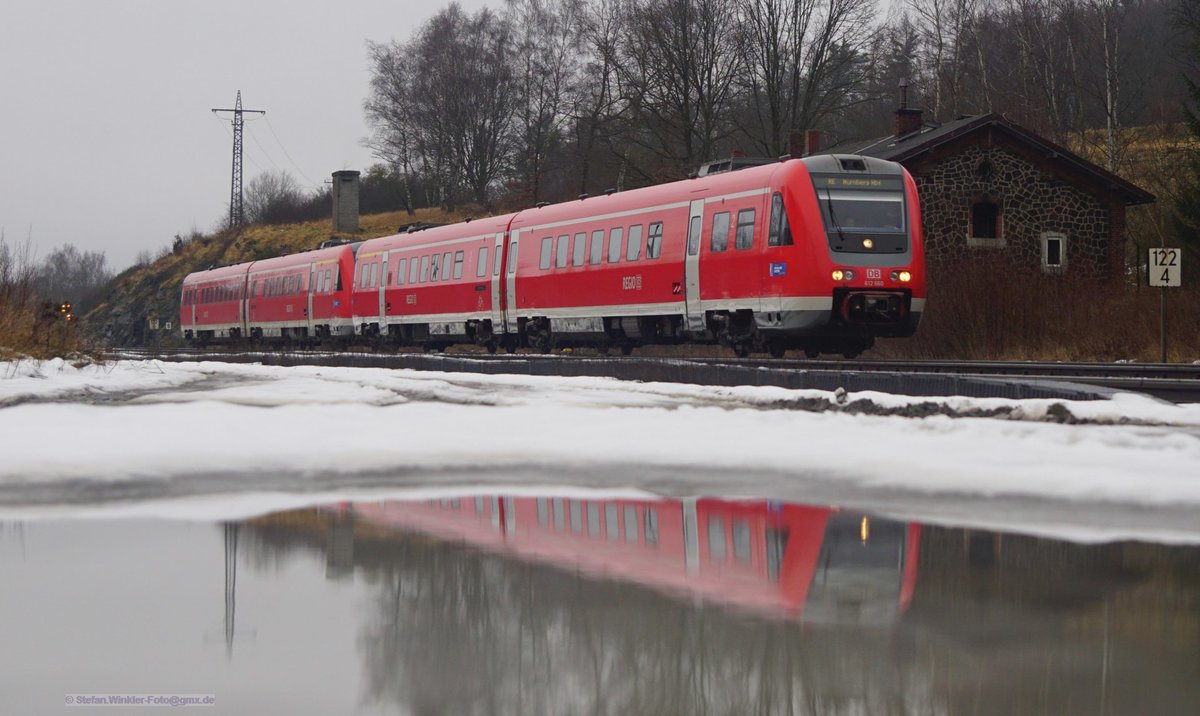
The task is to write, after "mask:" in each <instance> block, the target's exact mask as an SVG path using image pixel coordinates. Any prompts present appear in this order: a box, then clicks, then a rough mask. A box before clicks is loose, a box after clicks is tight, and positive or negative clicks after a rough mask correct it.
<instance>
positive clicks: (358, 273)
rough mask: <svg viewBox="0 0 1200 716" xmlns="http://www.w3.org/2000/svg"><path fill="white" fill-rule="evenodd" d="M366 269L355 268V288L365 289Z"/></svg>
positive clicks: (361, 267) (360, 266)
mask: <svg viewBox="0 0 1200 716" xmlns="http://www.w3.org/2000/svg"><path fill="white" fill-rule="evenodd" d="M365 267H366V266H365V265H364V264H359V265H357V266H355V267H354V287H355V288H362V287H363V284H362V282H363V280H364V279H363V269H364V268H365ZM271 280H272V281H274V280H275V279H271Z"/></svg>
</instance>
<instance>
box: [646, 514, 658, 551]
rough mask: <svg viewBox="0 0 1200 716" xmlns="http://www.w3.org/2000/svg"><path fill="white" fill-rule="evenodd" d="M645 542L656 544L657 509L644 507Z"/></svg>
mask: <svg viewBox="0 0 1200 716" xmlns="http://www.w3.org/2000/svg"><path fill="white" fill-rule="evenodd" d="M645 517H646V544H648V545H655V544H658V510H656V509H654V508H653V507H647V508H646V515H645Z"/></svg>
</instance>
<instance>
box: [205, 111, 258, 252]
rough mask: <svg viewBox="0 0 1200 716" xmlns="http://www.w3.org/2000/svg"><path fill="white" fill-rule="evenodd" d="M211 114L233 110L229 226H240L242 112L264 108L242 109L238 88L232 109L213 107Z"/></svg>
mask: <svg viewBox="0 0 1200 716" xmlns="http://www.w3.org/2000/svg"><path fill="white" fill-rule="evenodd" d="M212 112H213V114H217V113H218V112H233V120H232V121H233V179H232V181H230V186H229V228H231V229H232V228H235V227H238V226H241V225H242V224H243V223H244V221H245V212H244V211H243V209H242V125H243V124H244V123H245V120H243V119H242V115H243V114H247V113H249V114H263V115H265V114H266V113H267V111H266V110H264V109H242V91H241V90H238V93H237V104H235V105H234V107H233V109H218V108H215V107H214V108H213V111H212Z"/></svg>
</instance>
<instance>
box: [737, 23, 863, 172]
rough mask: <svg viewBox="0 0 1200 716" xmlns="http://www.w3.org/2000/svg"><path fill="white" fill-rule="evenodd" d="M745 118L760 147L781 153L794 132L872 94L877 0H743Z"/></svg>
mask: <svg viewBox="0 0 1200 716" xmlns="http://www.w3.org/2000/svg"><path fill="white" fill-rule="evenodd" d="M742 5H743V6H742V11H741V13H742V16H743V17H744V22H743V41H742V43H741V44H742V47H743V51H744V55H745V65H746V73H745V78H746V79H745V83H744V84H745V91H746V94H747V95H748V100H749V104H750V119H749V121H747V122H744V123H743V124H744V126H745V129H746V133H747V135H748V136H749V138H750V140H751V142H752V143H753V144H754V149H755V150H756V151H757V152H759V153H761V154H764V155H767V156H774V155H775V154H778V153H779V152H780V151H782V150H783V149H784V146H785V144H786V142H787V138H788V135H789V134H790V133H791V132H793V131H800V130H804V129H811V128H814V127H816V126H817V125H818V124H819V123H820V122H821V120H823V119H825V118H826V117H828V116H829V115H830V114H832V113H835V112H838V111H841V110H844V109H846V108H847V107H849V106H851V105H853V104H855V103H857V102H860V101H862V100H863V99H865V98H866V95H864V93H863V91H862V90H863V87H864V85H865V84H866V82H867V80H868V78H869V77H870V76H871V74H872V72H871V68H872V66H873V62H872V61H871V60H870V50H871V48H872V45H873V44H874V42H875V38H876V34H875V32H874V31H872V30H870V29H869V28H871V26H872V16H873V15H874V13H875V2H874V0H742Z"/></svg>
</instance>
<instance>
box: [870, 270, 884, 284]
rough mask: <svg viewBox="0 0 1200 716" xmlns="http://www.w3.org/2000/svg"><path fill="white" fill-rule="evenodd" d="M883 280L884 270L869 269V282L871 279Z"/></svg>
mask: <svg viewBox="0 0 1200 716" xmlns="http://www.w3.org/2000/svg"><path fill="white" fill-rule="evenodd" d="M881 278H883V269H872V268H869V269H867V280H868V281H870V280H871V279H876V280H878V279H881Z"/></svg>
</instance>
